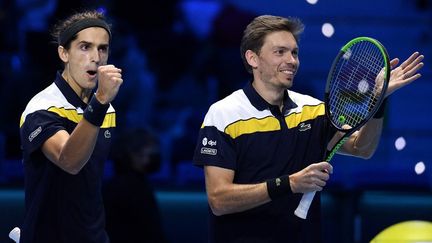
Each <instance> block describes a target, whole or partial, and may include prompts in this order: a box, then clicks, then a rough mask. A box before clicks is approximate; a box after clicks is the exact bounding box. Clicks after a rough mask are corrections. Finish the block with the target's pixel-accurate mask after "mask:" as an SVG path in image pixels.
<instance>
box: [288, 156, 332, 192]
mask: <svg viewBox="0 0 432 243" xmlns="http://www.w3.org/2000/svg"><path fill="white" fill-rule="evenodd" d="M331 173H333V166H332V165H331V164H330V163H328V162H325V161H323V162H320V163H315V164H311V165H309V166H308V167H306V168H304V169H303V170H301V171H299V172H296V173H294V174H292V175H290V176H289V178H290V185H291V190H292V191H293V192H294V193H306V192H313V191H321V190H322V189H323V187H324V186H325V185H326V182H327V180H328V179H329V178H330V174H331Z"/></svg>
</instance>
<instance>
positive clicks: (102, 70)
mask: <svg viewBox="0 0 432 243" xmlns="http://www.w3.org/2000/svg"><path fill="white" fill-rule="evenodd" d="M121 72H122V70H121V69H120V68H116V67H115V66H114V65H104V66H99V67H98V70H97V74H98V88H97V90H96V98H97V99H98V101H99V102H100V103H102V104H108V103H110V102H111V101H113V100H114V98H115V97H116V95H117V93H118V91H119V88H120V85H121V84H122V83H123V79H122V74H121Z"/></svg>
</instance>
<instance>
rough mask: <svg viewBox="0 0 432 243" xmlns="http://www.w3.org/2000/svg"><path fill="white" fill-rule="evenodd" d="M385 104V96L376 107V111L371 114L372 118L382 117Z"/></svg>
mask: <svg viewBox="0 0 432 243" xmlns="http://www.w3.org/2000/svg"><path fill="white" fill-rule="evenodd" d="M386 104H387V98H384V100H383V102H382V103H381V106H380V107H379V108H378V110H377V112H376V113H375V114H374V115H373V118H375V119H381V118H383V117H384V113H385V108H386Z"/></svg>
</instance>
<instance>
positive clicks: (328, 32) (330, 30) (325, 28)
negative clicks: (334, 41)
mask: <svg viewBox="0 0 432 243" xmlns="http://www.w3.org/2000/svg"><path fill="white" fill-rule="evenodd" d="M321 31H322V33H323V35H324V36H325V37H329V38H330V37H332V35H333V34H334V32H335V30H334V27H333V25H332V24H330V23H325V24H323V25H322V27H321Z"/></svg>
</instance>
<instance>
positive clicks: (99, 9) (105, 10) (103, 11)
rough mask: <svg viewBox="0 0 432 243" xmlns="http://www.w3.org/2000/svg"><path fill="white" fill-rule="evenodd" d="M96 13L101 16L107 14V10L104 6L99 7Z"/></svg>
mask: <svg viewBox="0 0 432 243" xmlns="http://www.w3.org/2000/svg"><path fill="white" fill-rule="evenodd" d="M97 11H98V12H99V13H102V14H107V8H106V7H105V6H100V7H98V8H97Z"/></svg>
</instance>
